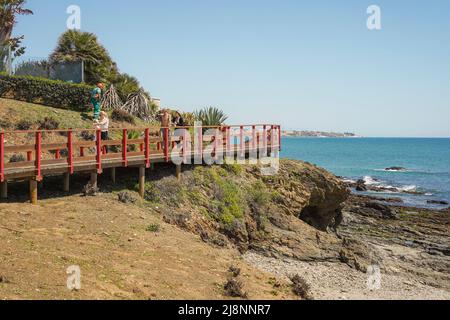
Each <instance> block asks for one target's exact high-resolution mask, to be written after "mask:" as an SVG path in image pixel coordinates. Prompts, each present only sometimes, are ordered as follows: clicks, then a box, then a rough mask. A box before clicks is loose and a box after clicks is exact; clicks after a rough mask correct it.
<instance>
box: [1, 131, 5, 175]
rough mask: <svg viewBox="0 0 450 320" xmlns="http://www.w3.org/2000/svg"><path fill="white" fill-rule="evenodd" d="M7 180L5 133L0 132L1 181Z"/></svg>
mask: <svg viewBox="0 0 450 320" xmlns="http://www.w3.org/2000/svg"><path fill="white" fill-rule="evenodd" d="M4 181H5V133H4V132H0V182H4Z"/></svg>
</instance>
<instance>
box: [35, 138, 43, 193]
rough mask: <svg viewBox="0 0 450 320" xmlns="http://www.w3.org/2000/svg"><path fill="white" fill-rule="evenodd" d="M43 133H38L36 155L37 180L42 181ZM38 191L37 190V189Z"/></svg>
mask: <svg viewBox="0 0 450 320" xmlns="http://www.w3.org/2000/svg"><path fill="white" fill-rule="evenodd" d="M41 144H42V132H40V131H38V132H36V142H35V153H36V156H35V158H36V179H37V180H38V181H41V180H42V175H41V156H42V146H41ZM36 189H37V188H36Z"/></svg>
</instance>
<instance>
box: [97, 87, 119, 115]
mask: <svg viewBox="0 0 450 320" xmlns="http://www.w3.org/2000/svg"><path fill="white" fill-rule="evenodd" d="M122 106H123V102H122V100H121V99H120V97H119V95H118V94H117V91H116V88H115V87H114V85H113V84H111V86H110V87H109V89H108V90H107V91H106V92H105V94H104V95H103V96H102V107H103V109H105V110H116V109H120V108H121V107H122Z"/></svg>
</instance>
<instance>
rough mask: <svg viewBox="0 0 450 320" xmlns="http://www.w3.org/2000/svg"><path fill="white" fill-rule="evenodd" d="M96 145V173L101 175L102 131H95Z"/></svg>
mask: <svg viewBox="0 0 450 320" xmlns="http://www.w3.org/2000/svg"><path fill="white" fill-rule="evenodd" d="M96 144H97V157H96V158H97V173H102V131H101V130H97V131H96Z"/></svg>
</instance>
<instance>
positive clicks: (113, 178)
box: [111, 168, 116, 183]
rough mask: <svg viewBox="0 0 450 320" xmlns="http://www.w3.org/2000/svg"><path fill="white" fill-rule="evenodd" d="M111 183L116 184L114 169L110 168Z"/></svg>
mask: <svg viewBox="0 0 450 320" xmlns="http://www.w3.org/2000/svg"><path fill="white" fill-rule="evenodd" d="M111 181H112V182H113V183H116V168H111Z"/></svg>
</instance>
